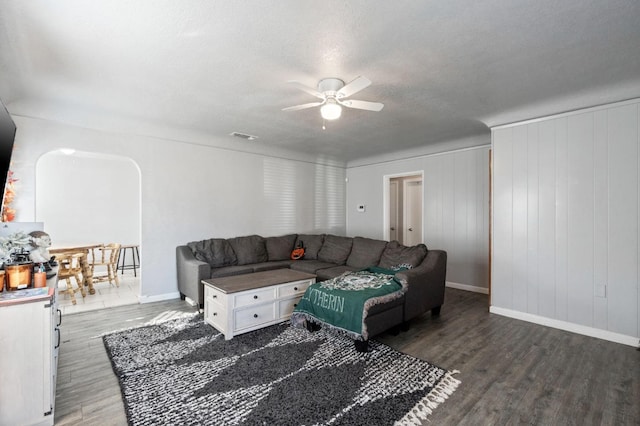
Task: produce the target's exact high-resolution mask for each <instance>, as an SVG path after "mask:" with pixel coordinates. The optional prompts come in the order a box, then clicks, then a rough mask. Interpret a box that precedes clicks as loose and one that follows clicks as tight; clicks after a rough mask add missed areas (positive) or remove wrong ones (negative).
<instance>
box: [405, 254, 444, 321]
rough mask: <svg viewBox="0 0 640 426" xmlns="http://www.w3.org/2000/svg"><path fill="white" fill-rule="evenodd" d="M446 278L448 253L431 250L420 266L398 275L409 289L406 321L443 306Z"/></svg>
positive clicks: (406, 295)
mask: <svg viewBox="0 0 640 426" xmlns="http://www.w3.org/2000/svg"><path fill="white" fill-rule="evenodd" d="M446 276H447V252H446V251H444V250H429V251H428V252H427V256H426V257H425V258H424V260H423V261H422V263H421V264H420V265H419V266H417V267H415V268H413V269H409V270H407V271H402V272H398V273H397V274H396V278H397V279H398V280H399V281H400V282H402V283H403V286H406V287H407V293H406V294H405V304H404V321H409V320H410V319H412V318H415V317H417V316H420V315H422V314H423V313H425V312H426V311H428V310H430V309H433V308H438V307H440V306H442V304H443V303H444V288H445V280H446Z"/></svg>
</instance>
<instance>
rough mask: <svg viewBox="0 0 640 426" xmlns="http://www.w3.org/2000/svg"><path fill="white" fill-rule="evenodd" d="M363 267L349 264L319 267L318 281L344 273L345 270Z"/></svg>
mask: <svg viewBox="0 0 640 426" xmlns="http://www.w3.org/2000/svg"><path fill="white" fill-rule="evenodd" d="M360 269H362V268H353V267H351V266H347V265H340V266H334V267H333V268H325V269H318V270H317V271H316V275H317V280H318V281H326V280H330V279H331V278H335V277H337V276H338V275H342V274H344V273H345V272H353V271H359V270H360Z"/></svg>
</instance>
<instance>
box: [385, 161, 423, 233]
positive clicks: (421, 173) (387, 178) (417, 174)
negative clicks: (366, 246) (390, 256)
mask: <svg viewBox="0 0 640 426" xmlns="http://www.w3.org/2000/svg"><path fill="white" fill-rule="evenodd" d="M407 176H420V178H421V179H422V207H421V208H422V241H424V198H425V197H424V188H425V184H424V170H417V171H414V172H405V173H396V174H392V175H384V176H382V238H383V239H384V240H386V241H389V198H390V197H389V183H390V182H391V179H393V178H398V177H407Z"/></svg>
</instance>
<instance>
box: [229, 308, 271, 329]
mask: <svg viewBox="0 0 640 426" xmlns="http://www.w3.org/2000/svg"><path fill="white" fill-rule="evenodd" d="M234 316H235V318H234V320H235V327H234V331H237V330H242V329H243V328H248V327H253V326H256V325H259V324H263V323H266V322H270V321H274V320H275V319H276V312H275V305H274V304H273V303H268V304H266V305H259V306H251V307H248V308H245V309H238V310H237V311H235V315H234Z"/></svg>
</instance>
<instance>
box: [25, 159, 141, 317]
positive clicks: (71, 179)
mask: <svg viewBox="0 0 640 426" xmlns="http://www.w3.org/2000/svg"><path fill="white" fill-rule="evenodd" d="M140 182H141V177H140V169H139V167H138V165H137V164H136V163H135V162H134V161H133V160H131V159H130V158H126V157H121V156H114V155H108V154H100V153H90V152H81V151H75V150H56V151H51V152H48V153H46V154H44V155H43V156H42V157H40V158H39V159H38V161H37V163H36V179H35V190H36V197H35V200H36V202H35V204H36V205H35V207H36V209H35V210H36V221H37V222H43V223H44V229H45V231H46V232H47V233H48V234H49V235H50V236H51V240H52V246H53V247H54V248H65V247H83V246H92V245H96V244H109V243H120V244H123V245H137V246H138V247H139V246H140V239H141V238H140V235H141V207H140V206H141V185H140ZM139 249H141V247H139ZM129 256H131V253H129ZM125 260H126V261H127V264H129V263H130V261H131V259H125ZM134 272H137V273H136V274H134ZM118 276H119V278H120V279H119V281H120V285H119V286H116V285H115V284H111V283H109V282H101V283H98V284H95V289H96V292H95V294H92V295H89V294H87V296H86V297H84V298H82V297H78V296H77V295H76V300H77V302H76V304H75V305H72V304H71V300H70V299H69V298H68V296H66V295H65V296H63V295H61V296H60V298H59V302H60V307H61V309H62V311H63V314H66V313H74V312H82V311H87V310H95V309H102V308H108V307H112V306H118V305H123V304H133V303H138V297H139V295H140V294H141V290H140V286H141V280H140V270H138V271H133V270H125V271H119V272H118ZM72 283H73V285H74V286H75V281H74V280H72ZM66 302H69V303H66Z"/></svg>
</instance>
